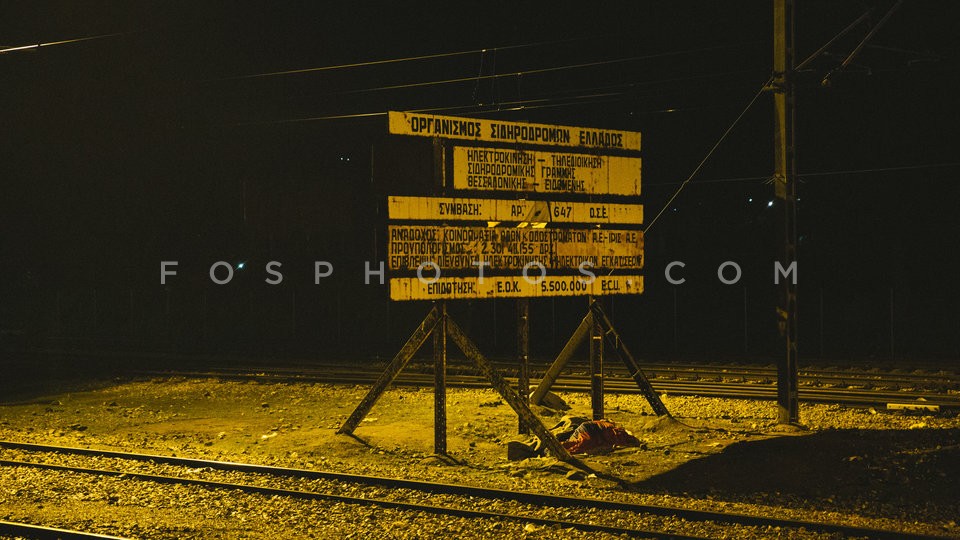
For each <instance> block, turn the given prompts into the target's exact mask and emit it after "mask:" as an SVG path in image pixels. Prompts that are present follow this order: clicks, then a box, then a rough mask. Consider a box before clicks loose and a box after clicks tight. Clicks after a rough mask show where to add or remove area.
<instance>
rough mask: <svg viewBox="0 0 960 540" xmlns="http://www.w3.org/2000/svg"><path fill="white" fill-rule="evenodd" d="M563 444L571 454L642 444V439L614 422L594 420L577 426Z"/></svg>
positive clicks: (598, 451) (605, 450) (595, 452)
mask: <svg viewBox="0 0 960 540" xmlns="http://www.w3.org/2000/svg"><path fill="white" fill-rule="evenodd" d="M561 444H562V445H563V447H564V448H566V449H567V451H568V452H570V453H571V454H598V453H602V452H609V451H610V450H613V449H614V448H615V447H617V446H640V441H639V440H638V439H637V438H636V437H634V436H633V435H631V434H630V433H628V432H627V430H625V429H623V428H622V427H620V426H618V425H616V424H614V423H613V422H610V421H608V420H592V421H590V422H584V423H582V424H580V425H579V426H577V429H576V430H574V432H573V434H572V435H570V438H569V439H567V440H566V441H563V442H562V443H561Z"/></svg>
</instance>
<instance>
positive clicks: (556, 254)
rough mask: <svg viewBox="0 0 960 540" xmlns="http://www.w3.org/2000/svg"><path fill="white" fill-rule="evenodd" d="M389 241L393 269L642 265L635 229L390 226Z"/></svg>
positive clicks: (640, 244) (639, 235) (640, 239)
mask: <svg viewBox="0 0 960 540" xmlns="http://www.w3.org/2000/svg"><path fill="white" fill-rule="evenodd" d="M387 244H388V245H387V264H388V267H389V268H390V269H391V270H417V269H419V268H421V266H422V267H423V268H424V272H432V271H433V269H434V267H436V268H439V269H440V270H476V269H477V268H478V267H479V266H481V265H482V266H484V268H487V269H491V270H520V269H522V268H524V267H526V266H528V265H529V266H530V267H531V268H532V269H533V270H532V271H534V272H538V271H539V268H540V266H542V267H543V268H544V269H549V268H555V269H575V270H577V269H580V268H581V265H584V264H585V265H586V266H585V267H586V268H604V269H620V268H624V269H640V268H643V232H642V231H637V230H606V229H604V230H601V229H538V228H529V227H527V228H513V227H444V226H433V225H422V226H419V225H418V226H414V225H390V226H389V227H388V243H387ZM429 275H432V274H429Z"/></svg>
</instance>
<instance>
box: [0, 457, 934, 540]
mask: <svg viewBox="0 0 960 540" xmlns="http://www.w3.org/2000/svg"><path fill="white" fill-rule="evenodd" d="M0 448H8V449H15V450H25V451H32V452H52V453H60V454H76V455H86V456H96V457H107V458H118V459H127V460H134V461H143V462H154V463H164V464H167V465H175V466H182V467H190V468H202V467H209V468H210V469H214V470H220V471H233V472H246V473H257V474H267V475H274V476H280V477H292V478H301V479H319V480H335V481H339V482H346V483H352V484H361V485H367V486H379V487H386V488H402V489H410V490H416V491H422V492H429V493H440V494H446V495H462V496H469V497H480V498H485V499H494V500H508V501H516V502H522V503H527V504H534V505H540V506H553V507H567V508H588V509H595V510H621V511H629V512H635V513H640V514H652V515H658V516H670V517H675V518H681V519H685V520H689V521H712V522H720V523H730V524H737V525H745V526H755V527H787V528H801V527H802V528H806V529H807V530H814V531H819V532H824V533H828V534H830V533H839V534H843V535H845V536H862V537H867V538H880V539H911V540H914V539H942V538H945V537H941V536H933V535H923V534H915V533H906V532H901V531H892V530H882V529H872V528H867V527H859V526H850V525H842V524H837V523H825V522H814V521H806V520H794V519H782V518H774V517H767V516H754V515H750V514H741V513H734V512H719V511H712V510H694V509H689V508H682V507H673V506H663V505H650V504H640V503H631V502H623V501H611V500H604V499H596V498H588V497H568V496H563V495H551V494H546V493H536V492H529V491H513V490H505V489H499V488H484V487H475V486H467V485H463V484H448V483H440V482H430V481H424V480H411V479H406V478H390V477H383V476H369V475H358V474H351V473H338V472H333V471H318V470H307V469H294V468H285V467H276V466H271V465H255V464H248V463H238V462H232V461H215V460H207V459H197V458H181V457H171V456H163V455H153V454H139V453H131V452H118V451H112V450H95V449H89V448H75V447H66V446H55V445H44V444H35V443H22V442H14V441H3V440H0ZM16 464H17V463H16V462H12V461H7V460H0V465H11V466H13V465H16ZM23 466H38V467H47V468H50V469H57V470H69V469H70V468H69V467H66V466H63V465H52V464H51V465H47V464H33V463H31V462H23ZM96 474H112V475H114V476H123V475H126V476H130V477H135V476H137V475H141V473H127V472H122V471H107V472H106V473H105V472H103V471H99V470H97V471H96ZM144 476H150V475H144ZM173 478H176V477H173ZM188 480H190V482H191V483H202V482H203V481H201V480H192V479H188ZM167 481H173V480H167ZM223 486H224V487H226V486H229V487H230V488H231V489H243V486H242V485H233V484H225V483H224V484H223ZM238 486H239V487H238ZM248 487H252V488H256V489H259V490H271V491H263V493H269V494H282V493H281V492H288V491H289V492H291V493H295V492H293V491H292V490H283V489H280V488H261V487H257V486H248ZM303 493H308V494H311V495H310V497H314V498H333V497H338V498H340V497H343V496H340V495H335V496H330V497H327V496H326V495H325V494H315V493H313V492H303ZM345 499H349V498H345ZM335 500H339V499H335ZM346 502H353V501H346ZM356 502H357V503H361V502H367V503H371V502H373V503H375V504H379V503H376V502H375V500H374V499H368V498H362V499H359V500H357V501H356ZM386 503H388V504H391V505H395V506H394V507H396V508H401V507H402V506H400V505H409V504H410V503H400V502H396V501H386ZM436 508H438V509H439V510H443V509H442V508H439V507H436ZM439 510H437V511H439ZM424 511H429V510H424ZM457 511H464V512H467V511H466V510H457ZM469 512H475V511H469ZM508 516H509V515H508ZM476 517H502V516H479V515H478V516H476ZM512 519H518V518H517V517H516V516H515V517H513V518H512ZM519 519H522V520H526V521H531V520H533V519H542V518H532V517H531V519H528V518H527V517H519ZM551 523H554V522H551ZM556 523H559V522H556ZM569 523H572V522H569ZM569 523H567V524H564V525H563V526H565V527H573V526H574V525H573V524H569ZM581 525H583V524H581ZM622 532H623V531H622ZM638 532H640V533H644V532H645V531H638ZM656 534H659V535H661V537H664V536H663V533H662V532H660V533H656Z"/></svg>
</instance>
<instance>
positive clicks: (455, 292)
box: [390, 272, 643, 300]
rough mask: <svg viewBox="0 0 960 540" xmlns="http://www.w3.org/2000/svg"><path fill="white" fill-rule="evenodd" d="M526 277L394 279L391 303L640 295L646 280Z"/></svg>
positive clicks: (391, 281)
mask: <svg viewBox="0 0 960 540" xmlns="http://www.w3.org/2000/svg"><path fill="white" fill-rule="evenodd" d="M588 280H589V277H588V276H547V277H543V278H541V277H540V276H539V274H537V273H536V272H534V273H532V274H528V277H527V278H525V277H523V276H507V277H504V276H497V277H485V278H483V279H482V280H481V279H480V278H479V277H466V278H454V277H451V278H439V279H437V280H436V281H434V280H432V279H430V277H427V279H423V280H421V279H419V278H391V279H390V299H391V300H478V299H480V300H482V299H485V298H536V297H550V296H585V295H592V296H602V295H612V294H641V293H642V292H643V276H640V275H633V276H598V277H596V278H595V279H593V280H592V282H588Z"/></svg>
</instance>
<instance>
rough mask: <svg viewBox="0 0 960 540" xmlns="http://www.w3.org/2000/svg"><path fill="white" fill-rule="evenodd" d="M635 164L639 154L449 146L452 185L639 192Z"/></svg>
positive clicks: (552, 191) (504, 189) (559, 190)
mask: <svg viewBox="0 0 960 540" xmlns="http://www.w3.org/2000/svg"><path fill="white" fill-rule="evenodd" d="M640 165H641V162H640V158H639V157H623V156H594V155H590V154H571V153H566V152H539V151H534V150H519V149H511V148H473V147H466V146H457V147H455V148H454V149H453V187H454V188H456V189H475V190H483V191H524V192H535V193H554V194H555V193H580V194H586V195H593V194H599V195H640Z"/></svg>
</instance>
